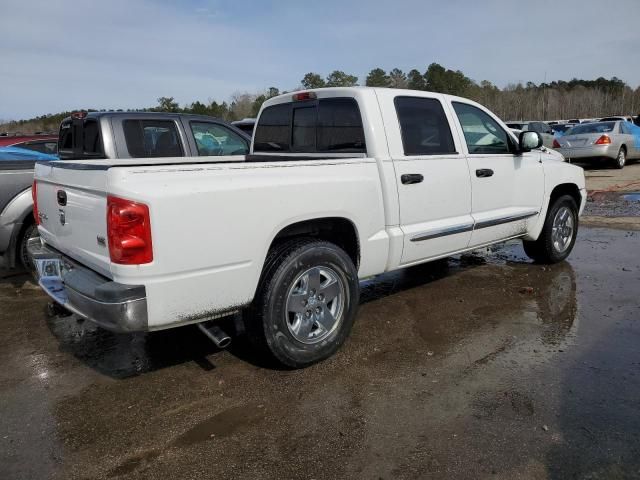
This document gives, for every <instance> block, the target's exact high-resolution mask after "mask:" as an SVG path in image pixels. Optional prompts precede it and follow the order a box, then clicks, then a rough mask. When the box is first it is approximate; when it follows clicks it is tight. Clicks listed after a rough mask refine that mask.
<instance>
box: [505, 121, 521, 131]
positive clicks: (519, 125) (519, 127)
mask: <svg viewBox="0 0 640 480" xmlns="http://www.w3.org/2000/svg"><path fill="white" fill-rule="evenodd" d="M506 125H507V127H509V128H515V129H516V130H522V127H523V126H524V125H525V124H524V123H514V122H509V123H507V124H506Z"/></svg>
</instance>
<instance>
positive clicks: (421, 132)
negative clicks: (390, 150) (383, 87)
mask: <svg viewBox="0 0 640 480" xmlns="http://www.w3.org/2000/svg"><path fill="white" fill-rule="evenodd" d="M394 102H395V105H396V112H397V114H398V121H399V122H400V130H401V133H402V145H403V147H404V154H405V155H407V156H409V155H443V154H450V153H456V149H455V146H454V144H453V137H452V136H451V129H450V128H449V122H448V120H447V117H446V115H445V113H444V109H443V108H442V104H441V103H440V101H439V100H437V99H435V98H419V97H396V98H395V100H394Z"/></svg>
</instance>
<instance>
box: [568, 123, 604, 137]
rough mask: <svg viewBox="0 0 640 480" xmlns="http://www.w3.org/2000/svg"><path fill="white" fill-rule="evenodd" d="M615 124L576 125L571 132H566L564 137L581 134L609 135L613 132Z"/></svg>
mask: <svg viewBox="0 0 640 480" xmlns="http://www.w3.org/2000/svg"><path fill="white" fill-rule="evenodd" d="M615 125H616V122H598V123H585V124H583V125H576V126H575V127H573V128H572V129H571V130H569V131H567V132H566V135H580V134H583V133H609V132H611V131H613V127H615Z"/></svg>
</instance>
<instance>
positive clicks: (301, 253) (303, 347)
mask: <svg viewBox="0 0 640 480" xmlns="http://www.w3.org/2000/svg"><path fill="white" fill-rule="evenodd" d="M318 267H320V268H326V269H330V271H331V272H332V273H334V274H336V276H337V278H339V281H340V282H341V284H340V287H341V289H340V292H342V293H341V297H340V298H341V300H340V301H341V305H342V308H341V315H339V316H338V317H339V318H338V320H337V321H336V322H335V327H334V328H333V329H331V330H327V331H325V333H324V335H326V338H321V337H318V339H319V340H320V341H317V342H315V343H303V342H302V341H300V340H299V339H297V338H296V337H295V336H294V333H293V332H292V328H293V327H290V325H291V321H292V320H291V318H294V320H295V319H296V318H298V319H300V318H301V317H296V314H293V317H291V316H290V315H291V313H289V308H288V307H287V302H288V299H289V297H288V296H289V293H290V292H292V291H293V290H292V289H293V288H294V286H295V285H296V280H297V279H298V278H299V277H300V275H304V273H305V272H307V271H309V270H310V269H315V268H318ZM318 291H320V289H318ZM342 299H344V300H342ZM358 301H359V283H358V272H357V270H356V267H355V265H354V264H353V261H352V260H351V258H350V257H349V256H348V255H347V254H346V253H345V252H344V251H343V250H342V249H341V248H339V247H338V246H336V245H334V244H333V243H329V242H325V241H320V240H314V239H309V238H301V239H294V240H290V241H287V242H285V243H282V244H280V245H278V246H276V247H274V248H272V249H271V251H270V252H269V254H268V256H267V259H266V261H265V265H264V268H263V271H262V276H261V278H260V283H259V285H258V290H257V292H256V296H255V299H254V301H253V303H252V305H251V307H250V309H249V311H248V321H247V322H246V328H247V334H248V338H249V341H250V342H251V343H252V344H253V346H254V347H256V348H258V349H259V350H260V351H261V352H262V353H266V354H267V355H268V356H270V357H271V358H272V359H275V360H276V361H277V362H279V363H280V364H282V365H284V366H286V367H289V368H303V367H307V366H309V365H312V364H314V363H316V362H319V361H322V360H324V359H326V358H328V357H330V356H331V355H333V354H334V353H335V352H336V351H337V350H338V349H339V348H340V347H341V346H342V344H343V343H344V341H345V340H346V338H347V337H348V335H349V332H350V331H351V327H352V325H353V322H354V319H355V316H356V312H357V309H358ZM305 304H306V302H305ZM305 308H306V307H305ZM310 308H311V307H310ZM300 315H304V314H302V313H301V314H300ZM300 321H301V320H300ZM312 322H313V321H312ZM314 327H315V329H316V330H320V326H319V325H317V324H315V323H313V327H312V328H314ZM309 335H312V333H309Z"/></svg>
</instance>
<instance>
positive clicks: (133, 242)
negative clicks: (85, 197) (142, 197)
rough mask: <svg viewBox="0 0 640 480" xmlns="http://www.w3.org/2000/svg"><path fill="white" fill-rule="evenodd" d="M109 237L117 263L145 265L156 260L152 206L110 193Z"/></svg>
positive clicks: (113, 256)
mask: <svg viewBox="0 0 640 480" xmlns="http://www.w3.org/2000/svg"><path fill="white" fill-rule="evenodd" d="M107 237H108V238H109V256H110V257H111V261H112V262H113V263H119V264H121V265H141V264H143V263H150V262H152V261H153V248H152V245H151V221H150V218H149V207H147V206H146V205H144V204H143V203H137V202H133V201H131V200H125V199H123V198H118V197H112V196H108V197H107Z"/></svg>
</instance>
